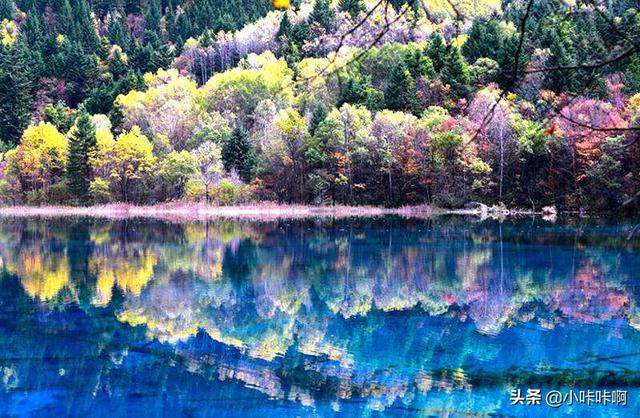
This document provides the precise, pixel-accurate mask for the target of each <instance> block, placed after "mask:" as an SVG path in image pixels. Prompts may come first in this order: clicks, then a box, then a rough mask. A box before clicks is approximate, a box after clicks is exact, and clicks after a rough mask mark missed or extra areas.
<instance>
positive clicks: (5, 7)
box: [0, 0, 16, 21]
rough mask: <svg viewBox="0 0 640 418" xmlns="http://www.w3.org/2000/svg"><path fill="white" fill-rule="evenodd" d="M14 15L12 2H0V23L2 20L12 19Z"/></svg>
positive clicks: (9, 0) (7, 0)
mask: <svg viewBox="0 0 640 418" xmlns="http://www.w3.org/2000/svg"><path fill="white" fill-rule="evenodd" d="M15 13H16V8H15V6H14V4H13V0H0V21H2V20H3V19H7V20H11V19H13V17H14V16H15Z"/></svg>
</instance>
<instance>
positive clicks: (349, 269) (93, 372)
mask: <svg viewBox="0 0 640 418" xmlns="http://www.w3.org/2000/svg"><path fill="white" fill-rule="evenodd" d="M633 226H634V222H631V221H629V222H626V221H616V222H610V221H598V220H593V219H587V220H564V221H563V220H561V221H559V222H557V223H555V224H552V223H548V222H544V221H542V220H540V219H525V220H519V221H505V222H502V223H499V222H497V221H482V222H478V221H475V220H472V219H463V218H437V219H431V220H408V219H401V218H397V217H384V218H373V219H356V218H354V219H347V220H304V221H277V222H249V221H209V222H194V223H171V222H164V221H159V220H144V219H129V220H118V221H116V220H99V219H75V218H53V219H36V218H33V219H30V218H25V219H2V220H0V262H1V268H2V270H1V271H2V273H1V275H0V416H58V417H60V416H98V417H100V416H108V417H116V416H196V417H200V416H207V417H247V416H259V417H264V418H267V417H288V416H305V417H306V416H349V417H350V416H421V417H423V416H487V415H491V416H540V417H543V416H581V417H582V416H606V417H626V416H628V417H635V416H638V411H639V410H640V390H639V388H640V376H639V375H638V371H639V370H640V287H639V285H640V240H639V239H638V238H637V237H636V236H633V235H630V233H629V232H630V231H631V230H632V228H633ZM514 389H515V390H518V389H519V390H520V391H521V392H522V394H526V392H527V389H540V391H541V394H542V400H541V402H540V405H520V404H517V405H512V402H511V392H512V390H514ZM554 390H555V391H560V392H561V393H562V394H565V395H566V394H570V393H576V394H577V393H579V392H580V391H584V392H586V391H589V390H591V391H593V392H596V391H597V392H600V393H603V392H604V391H608V392H612V391H619V393H624V394H626V396H627V401H626V405H620V404H618V405H613V404H610V403H609V404H608V405H604V404H603V403H602V402H600V403H599V404H597V405H596V404H593V402H592V404H591V405H587V402H586V401H584V402H582V403H580V402H578V401H576V402H574V403H573V405H567V404H563V405H561V406H560V407H557V408H552V407H550V406H549V405H547V403H546V397H545V395H546V394H547V393H548V392H549V391H554Z"/></svg>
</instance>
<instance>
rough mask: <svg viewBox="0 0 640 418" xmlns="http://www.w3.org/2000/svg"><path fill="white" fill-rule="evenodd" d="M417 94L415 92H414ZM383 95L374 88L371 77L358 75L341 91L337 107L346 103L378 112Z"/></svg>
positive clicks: (348, 81) (351, 78) (350, 78)
mask: <svg viewBox="0 0 640 418" xmlns="http://www.w3.org/2000/svg"><path fill="white" fill-rule="evenodd" d="M414 93H415V92H414ZM382 96H383V95H382V94H381V93H380V92H379V91H378V90H376V89H375V88H374V87H373V84H372V83H371V77H368V76H363V75H361V74H359V73H358V74H356V75H354V76H352V77H349V79H348V80H347V82H346V83H345V86H344V87H343V88H342V89H341V91H340V95H339V96H338V101H337V103H336V106H337V107H340V106H342V105H343V104H344V103H351V104H359V105H363V106H366V107H367V109H369V110H371V111H375V110H378V109H379V108H380V105H381V104H382V102H383V97H382Z"/></svg>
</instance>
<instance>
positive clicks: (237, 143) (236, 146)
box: [222, 126, 256, 183]
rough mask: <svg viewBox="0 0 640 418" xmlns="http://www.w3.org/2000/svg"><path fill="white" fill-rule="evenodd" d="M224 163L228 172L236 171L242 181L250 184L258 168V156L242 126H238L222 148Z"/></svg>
mask: <svg viewBox="0 0 640 418" xmlns="http://www.w3.org/2000/svg"><path fill="white" fill-rule="evenodd" d="M222 161H223V163H224V168H225V170H227V171H230V170H235V171H236V172H237V173H238V174H239V175H240V178H241V179H242V180H244V181H245V182H247V183H248V182H250V181H251V180H252V179H253V172H254V169H255V166H256V154H255V149H254V146H253V144H252V142H251V138H250V137H249V135H248V134H247V131H245V130H244V128H242V127H241V126H236V127H235V128H234V130H233V132H232V133H231V137H230V138H229V139H228V140H227V142H225V144H224V146H223V147H222Z"/></svg>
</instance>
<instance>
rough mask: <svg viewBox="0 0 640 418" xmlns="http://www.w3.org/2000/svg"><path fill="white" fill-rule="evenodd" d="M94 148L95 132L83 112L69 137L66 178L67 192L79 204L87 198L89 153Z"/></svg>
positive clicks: (89, 118) (88, 117)
mask: <svg viewBox="0 0 640 418" xmlns="http://www.w3.org/2000/svg"><path fill="white" fill-rule="evenodd" d="M95 146H96V130H95V126H94V125H93V121H92V120H91V116H89V114H88V113H86V112H83V113H82V114H81V115H80V117H79V118H78V120H77V121H76V126H75V129H73V130H72V132H71V135H70V136H69V156H68V160H67V177H68V183H69V191H70V192H71V195H72V196H73V197H74V199H75V201H76V202H77V203H79V204H83V203H86V202H87V200H88V196H89V184H90V181H91V179H90V174H91V173H90V168H89V152H90V151H91V149H92V148H93V147H95Z"/></svg>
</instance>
